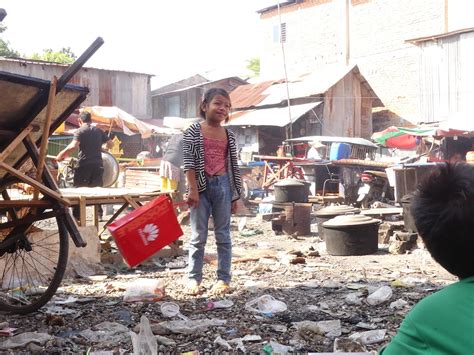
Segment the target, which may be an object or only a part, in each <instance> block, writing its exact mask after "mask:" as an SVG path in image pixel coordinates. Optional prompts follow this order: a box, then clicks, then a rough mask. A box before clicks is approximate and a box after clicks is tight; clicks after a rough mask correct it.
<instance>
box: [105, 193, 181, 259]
mask: <svg viewBox="0 0 474 355" xmlns="http://www.w3.org/2000/svg"><path fill="white" fill-rule="evenodd" d="M107 228H108V230H109V232H110V234H112V236H113V237H114V239H115V243H116V244H117V247H118V249H119V251H120V253H121V254H122V257H123V258H124V260H125V262H126V263H127V264H128V265H129V266H130V267H134V266H136V265H138V264H140V263H142V262H143V261H145V260H146V259H148V258H149V257H151V256H153V255H154V254H155V253H156V252H158V251H159V250H161V249H163V248H164V247H165V246H167V245H169V244H171V243H172V242H174V241H175V240H176V239H178V238H179V237H180V236H182V235H183V231H182V230H181V226H180V225H179V222H178V219H177V218H176V214H175V213H174V208H173V204H172V202H171V199H170V198H169V196H168V195H161V196H159V197H157V198H155V199H154V200H152V201H151V202H150V203H148V204H146V205H144V206H142V207H140V208H137V209H136V210H134V211H132V212H130V213H129V214H127V215H125V216H124V217H122V218H120V219H117V220H115V221H114V222H112V223H111V224H109V225H108V226H107Z"/></svg>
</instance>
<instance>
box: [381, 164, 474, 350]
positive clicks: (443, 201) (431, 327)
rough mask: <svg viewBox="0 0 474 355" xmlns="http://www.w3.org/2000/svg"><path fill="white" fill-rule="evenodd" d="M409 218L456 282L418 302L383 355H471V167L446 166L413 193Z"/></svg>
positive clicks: (473, 221) (473, 193)
mask: <svg viewBox="0 0 474 355" xmlns="http://www.w3.org/2000/svg"><path fill="white" fill-rule="evenodd" d="M411 212H412V214H413V218H414V219H415V224H416V227H417V229H418V233H419V234H420V235H421V238H422V239H423V242H424V243H425V245H426V248H427V249H428V251H429V252H430V254H431V256H432V257H433V259H435V260H436V261H437V262H438V263H440V265H441V266H442V267H444V268H445V269H446V270H448V271H449V272H450V273H452V274H453V275H456V276H457V277H459V281H458V282H456V283H454V284H452V285H449V286H447V287H445V288H444V289H442V290H441V291H438V292H436V293H434V294H432V295H431V296H428V297H426V298H425V299H423V300H422V301H420V302H419V303H418V304H417V305H416V306H415V307H414V308H413V309H412V310H411V311H410V313H409V314H408V315H407V316H406V318H405V319H404V321H403V323H402V325H401V326H400V329H399V330H398V333H397V335H396V336H395V337H394V338H393V339H392V342H391V343H390V344H388V346H387V347H385V348H384V349H382V350H381V351H380V354H383V355H392V354H393V355H400V354H403V355H410V354H466V355H467V354H470V355H472V354H474V259H473V257H472V256H473V254H474V166H473V165H469V164H465V163H460V162H458V163H456V164H454V165H453V164H447V165H445V166H443V167H440V168H439V169H438V170H437V171H435V172H434V173H432V174H431V175H430V176H429V177H428V178H427V179H426V180H425V181H424V182H423V183H422V184H421V185H420V187H419V188H418V192H417V195H416V197H415V199H414V200H413V204H412V206H411Z"/></svg>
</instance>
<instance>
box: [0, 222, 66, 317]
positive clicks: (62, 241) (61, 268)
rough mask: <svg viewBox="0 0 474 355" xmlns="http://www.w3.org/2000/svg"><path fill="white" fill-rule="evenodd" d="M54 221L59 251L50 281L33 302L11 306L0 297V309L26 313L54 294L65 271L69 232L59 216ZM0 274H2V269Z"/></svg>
mask: <svg viewBox="0 0 474 355" xmlns="http://www.w3.org/2000/svg"><path fill="white" fill-rule="evenodd" d="M56 223H57V225H58V233H57V234H56V235H58V236H59V251H58V254H59V256H58V261H57V265H56V271H55V272H54V274H53V277H52V278H51V282H50V284H49V286H48V287H47V289H46V290H45V292H44V293H43V294H42V295H41V296H40V297H39V298H38V299H36V300H35V302H33V303H30V304H28V305H24V306H13V305H11V304H8V303H5V302H3V301H2V300H1V299H0V311H6V312H10V313H16V314H28V313H32V312H35V311H37V310H38V309H40V308H41V307H43V306H44V305H45V304H46V303H48V301H49V300H50V299H51V298H52V297H53V296H54V294H55V293H56V291H57V289H58V287H59V285H60V284H61V281H62V279H63V276H64V272H65V271H66V266H67V259H68V254H69V239H68V237H69V234H68V232H67V229H66V225H65V224H64V221H63V219H62V217H61V216H57V217H56ZM0 274H3V270H2V272H1V273H0Z"/></svg>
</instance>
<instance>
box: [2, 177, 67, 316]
mask: <svg viewBox="0 0 474 355" xmlns="http://www.w3.org/2000/svg"><path fill="white" fill-rule="evenodd" d="M39 198H40V199H41V198H42V196H41V195H40V197H39ZM8 200H16V201H18V200H21V201H22V202H23V203H22V206H18V207H12V206H7V205H6V201H8ZM4 201H5V202H4ZM29 201H33V195H32V189H31V186H29V185H25V184H22V183H17V184H14V183H9V184H7V185H6V186H3V187H0V220H1V223H0V310H1V311H8V312H12V313H19V314H25V313H30V312H34V311H36V310H38V309H39V308H41V307H42V306H44V305H45V304H46V303H47V302H48V301H49V300H50V299H51V297H53V295H54V293H55V292H56V290H57V288H58V287H59V285H60V283H61V280H62V278H63V275H64V272H65V270H66V265H67V258H68V233H67V230H66V226H65V223H64V221H63V217H62V216H61V215H58V211H54V210H53V209H52V208H45V207H42V208H34V207H31V206H28V203H29Z"/></svg>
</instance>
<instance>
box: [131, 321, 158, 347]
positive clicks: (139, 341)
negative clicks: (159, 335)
mask: <svg viewBox="0 0 474 355" xmlns="http://www.w3.org/2000/svg"><path fill="white" fill-rule="evenodd" d="M130 336H131V337H132V345H133V354H134V355H157V354H158V341H157V340H156V337H155V336H154V335H153V332H152V331H151V327H150V322H149V321H148V318H147V317H146V316H142V317H141V318H140V331H139V332H138V334H137V333H135V332H130Z"/></svg>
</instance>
